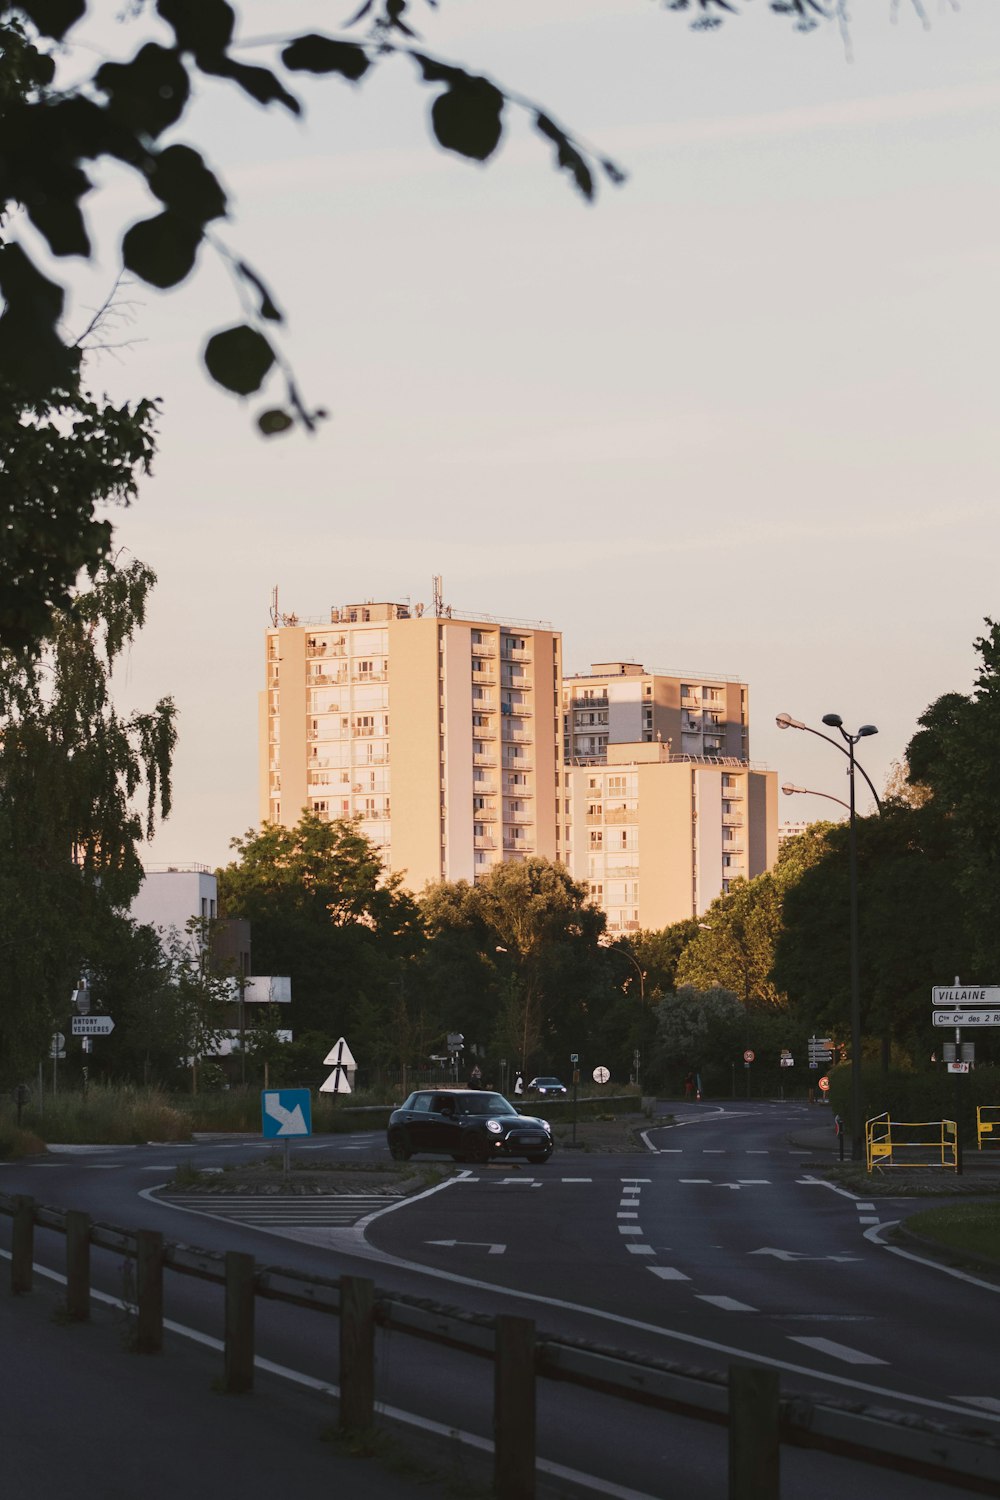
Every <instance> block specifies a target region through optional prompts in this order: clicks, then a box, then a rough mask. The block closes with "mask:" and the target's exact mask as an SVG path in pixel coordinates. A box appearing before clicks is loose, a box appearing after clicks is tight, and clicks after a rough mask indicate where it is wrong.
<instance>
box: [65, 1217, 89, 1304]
mask: <svg viewBox="0 0 1000 1500" xmlns="http://www.w3.org/2000/svg"><path fill="white" fill-rule="evenodd" d="M66 1315H67V1317H68V1318H71V1319H72V1321H73V1322H74V1323H86V1322H87V1321H88V1319H89V1318H90V1215H89V1214H85V1213H81V1211H80V1210H79V1209H78V1208H68V1209H67V1210H66Z"/></svg>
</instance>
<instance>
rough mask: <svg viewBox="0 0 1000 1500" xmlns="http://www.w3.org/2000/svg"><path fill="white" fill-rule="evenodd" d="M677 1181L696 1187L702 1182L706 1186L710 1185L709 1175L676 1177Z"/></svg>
mask: <svg viewBox="0 0 1000 1500" xmlns="http://www.w3.org/2000/svg"><path fill="white" fill-rule="evenodd" d="M677 1181H678V1182H680V1183H682V1184H683V1185H684V1186H685V1187H698V1186H699V1185H703V1184H707V1186H708V1187H711V1186H712V1179H711V1177H678V1179H677Z"/></svg>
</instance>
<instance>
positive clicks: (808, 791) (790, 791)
mask: <svg viewBox="0 0 1000 1500" xmlns="http://www.w3.org/2000/svg"><path fill="white" fill-rule="evenodd" d="M781 790H782V791H783V792H784V794H785V796H786V797H794V796H795V794H796V792H801V793H802V795H803V796H804V797H825V798H826V800H827V802H836V803H837V805H838V807H846V808H847V810H848V812H850V810H851V809H850V804H849V803H848V802H845V801H844V799H843V797H833V796H831V795H830V793H829V792H814V791H813V789H812V787H809V786H795V785H793V783H792V782H790V781H783V782H782V783H781Z"/></svg>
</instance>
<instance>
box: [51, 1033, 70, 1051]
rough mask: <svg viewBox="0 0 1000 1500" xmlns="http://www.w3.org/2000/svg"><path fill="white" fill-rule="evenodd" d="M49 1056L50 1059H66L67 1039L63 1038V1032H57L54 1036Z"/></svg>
mask: <svg viewBox="0 0 1000 1500" xmlns="http://www.w3.org/2000/svg"><path fill="white" fill-rule="evenodd" d="M49 1056H50V1057H65V1056H66V1038H65V1037H64V1036H63V1034H62V1032H61V1031H57V1032H55V1033H54V1034H53V1037H52V1040H51V1042H50V1043H49Z"/></svg>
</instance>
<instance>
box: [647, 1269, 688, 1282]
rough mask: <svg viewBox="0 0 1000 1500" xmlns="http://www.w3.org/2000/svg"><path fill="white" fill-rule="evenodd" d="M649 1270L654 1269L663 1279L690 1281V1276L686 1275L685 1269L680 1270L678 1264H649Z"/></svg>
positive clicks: (654, 1273)
mask: <svg viewBox="0 0 1000 1500" xmlns="http://www.w3.org/2000/svg"><path fill="white" fill-rule="evenodd" d="M646 1270H647V1271H652V1273H653V1275H654V1276H658V1277H659V1278H660V1280H661V1281H690V1280H691V1278H690V1276H685V1274H684V1272H683V1271H678V1270H677V1268H676V1266H647V1267H646Z"/></svg>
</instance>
